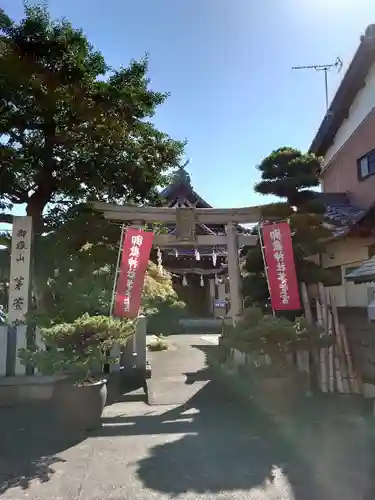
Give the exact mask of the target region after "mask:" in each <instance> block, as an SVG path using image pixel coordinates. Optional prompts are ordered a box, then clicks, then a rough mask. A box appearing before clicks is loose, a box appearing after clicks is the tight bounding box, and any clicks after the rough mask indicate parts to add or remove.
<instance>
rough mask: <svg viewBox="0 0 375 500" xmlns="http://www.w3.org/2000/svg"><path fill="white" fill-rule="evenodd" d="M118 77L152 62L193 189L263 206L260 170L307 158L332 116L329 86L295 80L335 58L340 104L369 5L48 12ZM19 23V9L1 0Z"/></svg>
mask: <svg viewBox="0 0 375 500" xmlns="http://www.w3.org/2000/svg"><path fill="white" fill-rule="evenodd" d="M48 4H49V8H50V11H51V13H52V15H53V16H54V17H66V18H68V19H69V20H70V21H72V23H73V24H74V25H75V26H76V27H80V28H82V29H83V30H84V31H85V33H86V34H87V36H88V37H89V39H90V40H91V42H92V43H93V45H94V46H95V48H97V49H99V50H101V51H102V53H103V54H104V56H105V58H106V60H107V62H108V63H109V64H110V65H111V66H113V67H119V66H121V65H127V64H128V62H129V60H130V59H131V58H139V57H142V56H143V55H144V53H145V52H148V53H149V55H150V78H151V81H152V87H153V88H154V89H156V90H161V91H169V92H171V97H170V99H169V100H168V101H167V103H166V104H164V105H163V106H162V107H161V108H160V110H159V111H158V113H157V115H156V123H157V125H158V127H159V128H160V129H162V130H164V131H166V132H168V133H169V134H170V135H172V136H173V137H175V138H178V139H183V138H187V140H188V146H187V148H186V154H187V157H188V158H191V164H190V165H189V172H190V174H191V177H192V182H193V185H194V187H195V189H196V190H197V191H198V192H199V193H200V195H201V196H202V197H203V198H205V199H206V200H207V201H208V202H209V203H211V204H212V205H214V206H217V207H231V206H232V207H236V206H244V205H252V204H258V203H264V202H266V200H265V199H264V198H262V197H260V196H258V195H256V194H255V193H254V192H253V185H254V183H255V182H256V181H257V180H258V178H259V175H258V172H257V170H256V168H255V167H256V165H257V164H258V163H259V162H260V161H261V160H262V158H263V157H265V156H266V155H267V154H269V153H270V152H271V151H272V150H273V149H276V148H278V147H280V146H284V145H289V146H294V147H297V148H301V149H302V150H306V149H307V148H308V147H309V145H310V142H311V140H312V138H313V136H314V134H315V132H316V130H317V128H318V126H319V124H320V121H321V119H322V117H323V115H324V112H325V99H324V82H323V74H322V73H320V72H315V71H292V69H291V67H292V66H295V65H301V64H302V65H305V64H326V63H331V62H334V61H335V59H336V57H337V56H340V57H341V58H342V60H343V62H344V68H343V70H342V72H341V73H340V74H339V75H337V74H335V73H334V72H332V73H331V74H330V78H329V86H330V95H331V97H332V96H333V93H334V91H335V89H336V88H337V85H338V83H339V81H340V79H341V78H342V76H343V74H344V71H345V70H346V68H347V66H348V64H349V63H350V60H351V58H352V56H353V54H354V51H355V50H356V48H357V46H358V43H359V37H360V35H361V34H362V33H363V32H364V29H365V27H366V26H367V25H368V24H371V23H372V22H374V23H375V2H374V0H356V1H354V0H258V1H256V0H106V1H105V2H102V1H99V0H49V2H48ZM1 7H3V8H4V9H5V11H6V12H7V13H8V14H9V15H11V16H12V17H14V18H16V19H18V18H19V17H20V16H21V15H22V1H21V0H2V1H1Z"/></svg>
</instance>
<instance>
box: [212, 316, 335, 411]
mask: <svg viewBox="0 0 375 500" xmlns="http://www.w3.org/2000/svg"><path fill="white" fill-rule="evenodd" d="M330 341H331V340H330V339H327V338H324V337H323V336H322V331H321V330H320V329H318V328H317V327H310V326H309V325H308V324H307V322H306V321H305V319H304V318H303V317H301V318H297V319H296V320H295V321H294V322H292V321H289V320H287V319H285V318H283V317H277V316H273V315H270V314H266V315H265V314H263V312H262V310H261V309H259V308H249V309H247V310H245V311H244V314H243V316H242V318H241V320H240V321H239V322H238V323H237V324H236V326H235V327H230V326H228V327H226V328H225V329H224V331H223V335H222V338H221V340H220V346H221V349H222V353H223V354H224V357H225V359H226V360H228V357H229V356H228V355H229V354H230V353H231V352H233V349H236V350H238V351H240V352H242V353H246V354H247V364H246V365H241V366H240V367H239V369H238V371H239V372H240V376H242V377H246V378H248V382H249V387H250V390H251V396H252V397H253V398H254V399H256V402H257V404H258V405H259V406H260V407H262V408H263V409H265V410H267V411H270V412H271V413H273V412H274V411H277V412H280V411H285V410H287V411H290V410H291V409H292V408H293V407H294V406H295V403H296V402H297V399H298V397H299V396H300V394H301V393H302V392H303V391H304V390H305V389H306V388H307V387H306V384H307V380H305V379H304V377H303V374H301V372H298V371H297V369H296V365H295V353H296V352H297V351H298V350H307V349H311V348H313V347H317V346H318V345H321V346H322V345H323V343H324V345H329V343H330ZM229 364H231V365H233V362H232V361H231V360H229ZM232 368H233V366H232Z"/></svg>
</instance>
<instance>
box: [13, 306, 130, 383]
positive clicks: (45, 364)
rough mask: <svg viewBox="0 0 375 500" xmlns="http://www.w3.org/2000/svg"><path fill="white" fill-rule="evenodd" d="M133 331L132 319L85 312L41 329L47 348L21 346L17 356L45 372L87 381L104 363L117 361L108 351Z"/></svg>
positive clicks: (128, 336)
mask: <svg viewBox="0 0 375 500" xmlns="http://www.w3.org/2000/svg"><path fill="white" fill-rule="evenodd" d="M134 332H135V323H134V322H133V321H130V320H119V319H114V318H111V317H108V316H89V315H88V314H84V315H83V316H81V317H80V318H77V319H76V320H75V321H73V322H72V323H62V324H57V325H54V326H52V327H50V328H42V329H41V336H42V340H43V342H44V343H45V345H46V349H40V348H36V347H32V348H28V349H20V352H19V356H20V358H21V360H22V361H23V363H24V364H30V365H31V366H33V367H34V368H37V369H38V370H39V371H40V372H41V373H42V374H44V375H52V374H56V375H67V376H69V377H71V378H72V379H74V381H75V382H88V381H91V380H93V379H98V378H100V377H101V376H102V367H103V365H104V364H106V363H109V362H114V361H116V360H113V359H111V358H110V357H109V355H108V353H109V351H110V350H111V349H112V347H114V346H115V345H119V346H123V345H125V344H126V343H127V341H128V339H129V338H130V337H131V336H132V335H133V334H134Z"/></svg>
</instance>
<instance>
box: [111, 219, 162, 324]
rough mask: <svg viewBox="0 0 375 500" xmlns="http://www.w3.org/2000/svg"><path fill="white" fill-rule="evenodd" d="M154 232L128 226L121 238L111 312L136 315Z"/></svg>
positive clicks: (121, 314) (119, 314) (129, 315)
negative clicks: (121, 244) (117, 273)
mask: <svg viewBox="0 0 375 500" xmlns="http://www.w3.org/2000/svg"><path fill="white" fill-rule="evenodd" d="M153 237H154V234H153V233H151V232H148V231H142V230H140V229H135V228H129V229H128V230H127V231H126V233H125V235H124V240H123V249H122V258H121V264H120V269H119V276H118V280H117V286H116V297H115V304H114V311H113V314H114V315H115V316H128V317H130V318H131V317H136V316H137V314H138V311H139V307H140V304H141V293H142V288H143V282H144V276H145V273H146V269H147V264H148V259H149V257H150V252H151V247H152V240H153Z"/></svg>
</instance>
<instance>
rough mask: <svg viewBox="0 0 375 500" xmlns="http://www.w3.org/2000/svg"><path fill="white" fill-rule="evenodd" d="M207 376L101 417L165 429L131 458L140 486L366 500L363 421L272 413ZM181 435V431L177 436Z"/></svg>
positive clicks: (370, 471)
mask: <svg viewBox="0 0 375 500" xmlns="http://www.w3.org/2000/svg"><path fill="white" fill-rule="evenodd" d="M185 375H186V376H187V380H186V383H188V384H194V383H195V382H199V381H202V380H203V381H205V380H207V381H208V382H207V384H206V385H205V386H204V387H203V388H202V389H201V390H200V391H199V392H197V393H196V394H195V395H194V396H193V397H192V398H191V399H190V400H189V401H187V402H186V403H184V404H183V405H181V406H178V407H176V408H173V409H171V410H169V411H166V412H165V413H163V414H161V415H160V414H157V415H155V414H154V415H147V416H142V417H137V416H136V417H127V416H120V417H112V418H107V419H104V420H103V423H104V426H103V428H102V429H101V430H100V431H99V435H100V436H111V437H112V436H116V435H128V436H137V435H149V436H157V435H161V434H167V435H168V439H167V442H164V443H162V444H156V445H155V446H153V447H152V448H150V449H149V456H147V457H146V458H142V459H141V460H140V461H139V462H137V474H138V477H139V479H140V480H141V481H142V483H143V485H144V487H145V488H149V489H151V490H153V491H157V492H160V493H164V494H167V495H170V496H177V495H180V494H183V493H186V492H188V491H189V492H194V493H196V494H197V495H204V494H209V493H210V494H219V493H225V492H238V491H241V492H242V495H245V496H246V497H247V498H254V499H258V498H259V499H271V498H272V499H274V500H317V499H319V500H354V499H358V500H359V499H361V500H370V499H371V500H373V499H374V498H375V496H374V481H373V478H372V477H373V475H374V472H375V469H374V458H373V457H374V452H375V443H374V438H373V436H372V434H371V433H369V431H368V429H367V428H365V427H364V426H362V425H354V424H348V423H343V422H340V423H339V422H334V421H330V420H329V419H328V420H326V419H325V416H324V415H320V416H319V417H318V418H317V419H316V418H309V416H308V415H306V414H305V415H304V416H303V417H299V418H295V419H293V421H292V420H288V421H283V420H279V421H275V420H273V419H271V418H270V417H268V416H266V415H265V414H264V413H262V412H260V411H259V409H258V408H256V407H255V406H251V405H250V404H249V405H246V407H245V406H244V405H241V404H240V403H239V402H238V400H237V397H236V396H233V397H232V395H231V394H230V393H229V392H228V390H227V389H223V388H222V386H221V385H220V384H219V383H217V382H215V381H209V379H210V373H209V371H208V370H206V369H204V370H200V371H198V372H197V373H195V374H193V373H191V374H185ZM181 435H182V437H181Z"/></svg>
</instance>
